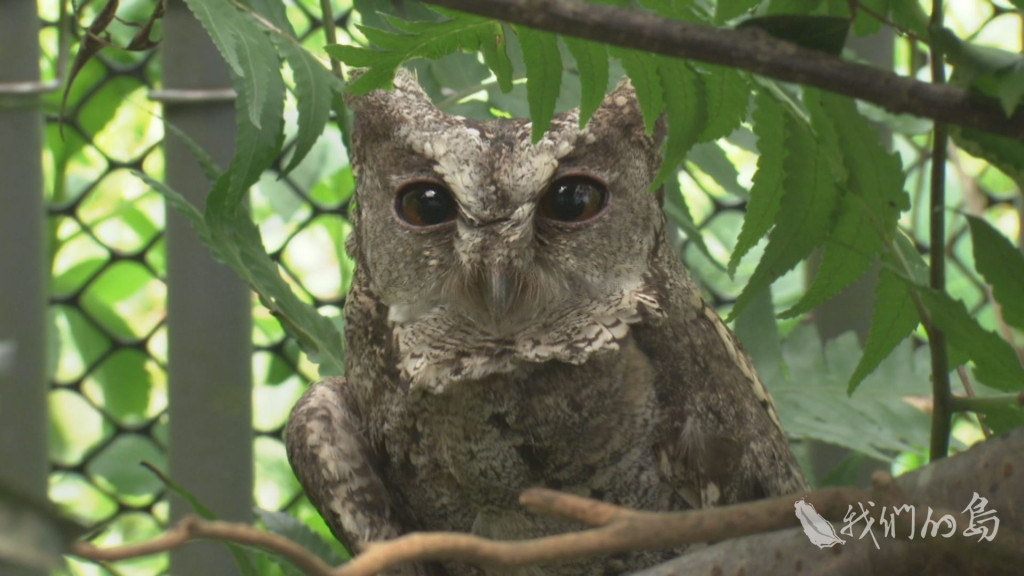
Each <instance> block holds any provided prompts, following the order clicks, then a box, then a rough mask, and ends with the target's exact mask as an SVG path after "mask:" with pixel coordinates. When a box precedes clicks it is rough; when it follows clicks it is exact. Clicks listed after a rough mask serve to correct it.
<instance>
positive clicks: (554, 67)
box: [515, 27, 562, 143]
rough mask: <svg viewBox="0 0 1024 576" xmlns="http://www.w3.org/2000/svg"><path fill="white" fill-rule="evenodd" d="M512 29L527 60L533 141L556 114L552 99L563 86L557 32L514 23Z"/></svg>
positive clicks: (524, 60) (524, 58) (528, 98)
mask: <svg viewBox="0 0 1024 576" xmlns="http://www.w3.org/2000/svg"><path fill="white" fill-rule="evenodd" d="M515 31H516V34H517V35H518V36H519V47H520V49H521V50H522V51H523V62H524V63H525V64H526V100H527V102H529V103H530V119H531V120H532V121H533V142H534V143H536V142H538V141H539V140H540V139H541V138H542V137H543V136H544V133H545V132H547V130H548V126H550V125H551V118H553V117H554V115H555V101H556V100H558V92H559V90H561V87H562V56H561V53H560V52H559V50H558V36H557V35H555V34H551V33H549V32H541V31H539V30H533V29H532V28H523V27H516V28H515Z"/></svg>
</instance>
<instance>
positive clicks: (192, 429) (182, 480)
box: [153, 0, 253, 576]
mask: <svg viewBox="0 0 1024 576" xmlns="http://www.w3.org/2000/svg"><path fill="white" fill-rule="evenodd" d="M162 50H163V53H162V58H163V70H164V90H162V91H160V92H157V93H154V94H153V97H154V98H155V99H157V100H160V101H162V102H163V103H164V116H165V118H166V119H167V120H168V121H169V122H171V123H172V124H174V125H175V126H177V127H178V128H180V129H182V130H183V131H184V132H185V133H187V134H189V135H190V136H191V137H192V138H193V139H194V140H195V141H196V142H197V143H198V144H199V145H200V146H202V147H203V148H204V149H205V150H206V151H207V152H208V153H210V155H211V156H212V157H213V158H214V160H216V161H217V162H218V163H219V164H220V165H221V166H222V167H226V166H227V164H228V161H229V160H230V158H231V155H232V151H233V149H234V135H235V112H234V104H233V99H232V98H231V94H232V93H231V92H230V90H229V87H230V82H229V80H228V74H227V67H226V65H225V64H224V62H223V60H222V59H221V57H220V55H219V54H218V52H217V50H216V48H215V47H214V46H213V43H212V42H211V41H210V40H209V38H208V37H207V35H206V32H205V31H204V30H203V29H202V27H201V26H200V24H199V23H198V21H197V20H196V19H195V18H194V17H193V16H192V14H191V13H190V12H189V11H188V9H187V7H186V6H185V3H184V2H181V1H180V0H178V1H172V2H169V3H168V9H167V15H166V18H165V21H164V41H163V45H162ZM165 151H166V158H167V182H168V184H169V185H170V186H171V187H172V188H174V189H175V190H178V191H179V192H181V193H182V194H184V195H185V196H187V197H188V198H189V199H190V200H191V201H192V202H193V203H195V204H197V205H199V206H203V205H204V204H205V196H206V193H207V191H208V190H209V189H210V184H209V183H208V182H207V180H206V178H205V177H204V175H203V173H202V171H201V170H200V168H199V165H198V164H197V163H196V162H195V160H194V159H193V158H192V156H191V154H190V152H189V150H188V148H187V147H186V146H185V145H184V144H183V143H182V142H181V140H180V139H179V138H177V137H175V136H174V135H173V134H170V133H168V135H167V138H166V140H165ZM167 277H168V278H167V283H168V303H167V305H168V364H169V366H168V373H169V378H170V475H171V477H172V478H173V479H174V480H175V481H176V482H178V483H179V484H181V485H183V486H185V487H186V488H187V489H188V490H190V491H192V492H193V493H194V494H195V495H196V496H197V497H198V498H199V499H200V500H201V501H202V502H204V503H205V504H207V505H208V506H210V507H211V508H212V509H213V510H214V512H216V513H217V514H218V515H219V516H220V517H221V518H223V519H225V520H234V521H250V520H251V517H252V506H253V496H252V493H253V489H252V486H253V432H252V393H251V386H252V368H251V364H252V351H251V346H252V345H251V340H252V329H251V323H252V320H251V314H252V312H251V297H250V293H249V290H248V288H247V287H246V286H245V285H244V284H243V283H242V282H241V281H240V280H239V279H238V278H237V277H236V276H235V275H234V273H233V272H232V271H231V270H229V269H228V268H227V267H225V266H223V265H221V264H218V263H216V262H214V261H213V259H212V258H211V257H210V254H209V251H208V250H207V249H206V247H205V246H203V245H202V244H201V243H200V242H199V239H198V237H197V236H196V234H195V232H194V231H192V230H191V229H190V228H189V226H188V224H187V223H186V222H185V220H184V219H183V218H181V217H180V216H179V215H178V214H176V213H173V211H172V209H171V208H169V207H168V215H167ZM171 511H172V516H173V517H174V518H179V517H181V516H182V515H183V514H184V513H187V512H189V509H188V505H187V504H185V503H184V502H182V501H181V500H179V499H176V498H175V499H172V505H171ZM171 572H172V573H173V574H179V575H187V574H217V575H218V576H220V575H230V574H238V573H239V571H238V569H237V568H236V567H235V566H234V562H233V560H232V559H231V557H230V555H229V554H228V553H227V550H226V549H225V548H224V547H223V546H219V545H213V544H209V545H201V546H198V545H190V546H187V547H185V548H183V549H181V550H178V551H176V552H174V553H173V554H172V555H171Z"/></svg>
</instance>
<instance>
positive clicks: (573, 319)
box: [287, 72, 805, 575]
mask: <svg viewBox="0 0 1024 576" xmlns="http://www.w3.org/2000/svg"><path fill="white" fill-rule="evenodd" d="M351 104H352V107H353V109H354V110H355V112H356V118H357V119H356V125H355V132H354V135H353V139H354V157H353V166H354V168H355V170H356V177H357V181H358V186H357V191H356V203H357V213H356V222H355V229H354V233H353V235H352V238H351V240H350V242H351V243H350V245H349V247H348V248H349V251H350V253H351V254H352V256H353V257H354V258H355V260H356V262H357V267H356V275H355V279H354V281H353V287H352V292H351V294H350V295H349V297H348V300H347V301H346V307H345V319H346V341H347V345H348V363H349V364H348V367H347V370H348V372H347V376H346V378H345V379H335V380H328V381H325V382H321V383H319V384H317V385H316V386H314V387H313V388H311V389H310V391H309V392H308V393H307V394H306V396H304V397H303V399H302V400H301V401H300V402H299V404H298V405H297V406H296V408H295V411H294V412H293V415H292V418H291V421H290V423H289V426H288V431H287V444H288V453H289V458H290V460H291V462H292V466H293V467H294V469H295V472H296V474H297V475H298V477H299V479H300V480H301V481H302V484H303V486H304V487H305V489H306V491H307V493H308V494H309V496H310V498H311V500H312V501H313V503H314V504H315V505H316V506H317V508H318V509H319V510H320V511H321V513H322V514H323V515H324V517H325V518H326V520H327V522H328V524H330V526H331V528H332V530H333V531H334V533H335V534H336V535H337V537H338V538H339V539H341V540H342V541H343V542H345V543H346V544H348V545H349V546H356V547H357V546H358V544H359V543H361V542H366V541H369V540H378V539H384V538H392V537H395V536H398V535H399V534H403V533H406V532H410V531H414V530H454V531H463V532H474V533H477V534H481V535H485V536H489V537H493V538H501V539H513V538H525V537H534V536H540V535H544V534H551V533H556V532H560V531H565V530H568V529H571V528H574V527H573V526H571V525H569V524H567V523H564V522H562V521H559V520H556V519H552V518H546V517H534V516H531V515H529V514H526V513H525V512H524V511H523V510H522V509H520V507H519V506H518V505H517V503H516V497H517V494H518V493H519V492H520V491H521V490H523V489H525V488H528V487H531V486H547V487H552V488H557V489H561V490H566V491H570V492H573V493H577V494H582V495H585V496H590V497H593V498H599V499H602V500H606V501H608V502H614V503H616V504H621V505H625V506H630V507H634V508H639V509H645V510H682V509H687V508H694V507H702V506H715V505H722V504H728V503H733V502H738V501H742V500H751V499H756V498H761V497H765V496H772V495H779V494H784V493H789V492H794V491H797V490H799V489H802V488H804V487H805V482H804V479H803V476H802V475H801V473H800V470H799V467H798V466H797V464H796V462H795V460H794V458H793V455H792V453H791V452H790V450H789V447H788V445H787V442H786V439H785V436H784V435H783V432H782V429H781V427H780V425H779V421H778V416H777V415H776V412H775V408H774V406H773V405H772V403H771V399H770V398H769V396H768V395H767V393H766V392H765V390H764V388H763V386H762V385H761V383H760V381H759V380H758V378H757V375H756V373H755V372H754V369H753V366H752V365H751V363H750V361H749V359H748V358H747V356H746V354H745V353H744V352H743V349H742V347H741V346H740V345H739V343H738V341H737V340H736V338H735V337H734V336H733V335H732V333H731V332H729V330H728V329H727V328H726V327H725V325H724V324H723V323H722V321H721V320H720V319H719V317H718V316H717V315H716V314H715V312H714V310H713V309H712V308H711V307H710V306H709V305H708V304H707V303H706V302H705V301H704V299H703V298H702V296H701V293H700V291H699V289H698V288H697V287H696V286H695V285H694V284H693V282H692V281H691V280H690V279H689V278H688V277H687V275H686V272H685V271H684V269H683V267H682V265H681V264H680V262H679V259H678V257H677V256H676V254H675V253H674V252H673V251H672V249H671V247H670V246H669V244H668V242H667V239H666V223H665V218H664V216H663V214H662V212H661V209H660V203H659V199H658V197H657V196H656V195H654V194H651V193H650V192H648V188H649V186H650V183H651V181H652V180H653V177H654V175H655V173H656V172H657V171H658V167H659V165H660V161H661V158H660V154H659V142H658V141H657V140H656V138H655V137H652V136H649V135H647V134H646V133H645V130H644V125H643V119H642V116H641V113H640V110H639V108H638V106H637V104H636V99H635V96H634V93H633V90H632V88H631V87H630V86H629V84H628V83H624V84H622V85H620V86H619V87H618V88H617V89H616V90H615V91H614V92H612V93H611V94H610V95H609V96H608V97H607V98H606V100H605V101H604V103H603V105H602V106H601V108H600V109H599V110H598V111H597V112H596V113H595V114H594V117H593V119H592V120H591V122H590V123H589V125H588V126H587V128H586V129H584V130H580V129H579V127H578V117H577V113H575V112H570V113H568V114H565V115H561V116H558V117H556V118H555V120H554V122H553V123H552V126H551V129H550V130H549V132H548V133H547V134H546V135H545V137H544V138H543V139H542V140H541V141H540V142H539V143H537V144H536V145H534V144H531V143H530V131H531V127H530V124H529V123H528V122H526V121H523V120H495V121H492V122H487V123H478V122H474V121H472V120H467V119H464V118H461V117H454V116H448V115H445V114H444V113H442V112H440V111H439V110H437V109H436V108H435V107H434V106H433V105H432V104H431V103H430V101H429V99H428V98H427V97H426V96H425V95H424V94H423V92H422V91H421V90H420V88H419V86H418V85H417V84H416V81H415V79H414V78H413V77H412V76H411V74H409V73H407V72H400V74H399V75H398V77H397V78H396V90H395V91H390V92H389V91H375V92H372V93H370V94H368V95H366V96H363V97H359V98H355V99H353V101H352V102H351ZM574 178H585V179H591V180H584V182H596V183H598V184H595V185H594V186H597V187H598V188H600V186H601V185H602V184H603V185H604V186H606V188H607V199H606V200H605V202H604V205H603V206H604V207H603V209H602V211H601V212H600V213H598V214H597V215H596V216H595V217H593V218H591V219H586V220H585V221H583V222H569V221H562V220H560V219H559V218H551V217H550V214H549V213H548V212H545V211H544V209H541V210H540V213H538V203H539V202H541V198H544V197H545V194H551V193H552V192H551V191H550V190H549V188H550V187H551V185H552V184H551V183H552V182H569V184H568V186H569V188H567V189H568V190H570V191H572V190H577V188H573V187H572V186H575V184H573V183H574V182H577V180H573V179H574ZM415 182H428V183H430V186H441V187H442V188H445V189H446V190H448V191H450V196H451V197H452V198H453V199H454V202H455V205H457V212H453V213H450V214H448V215H447V216H445V218H447V219H446V220H445V221H444V222H442V223H439V224H437V225H433V226H417V225H410V224H409V223H408V222H403V221H402V218H400V217H399V212H401V211H402V209H403V208H401V207H400V203H399V204H397V205H396V194H398V193H399V191H402V190H408V185H409V184H410V183H415ZM588 185H589V184H588ZM593 189H594V188H588V189H586V190H584V192H592V191H593ZM581 194H582V192H581ZM583 197H586V198H589V197H590V196H585V195H584V196H581V198H583ZM566 202H569V203H570V204H572V200H566ZM396 206H397V207H396ZM431 206H434V205H431ZM573 206H575V205H573ZM428 207H429V206H428ZM438 210H440V212H437V213H439V214H442V215H443V214H445V213H444V212H443V210H441V209H438ZM428 215H430V214H428ZM678 552H679V551H678V550H676V551H666V552H664V553H637V554H626V555H620V556H618V557H615V558H611V559H609V558H599V559H591V560H585V561H578V562H572V563H564V564H558V565H551V566H547V567H544V568H542V569H537V568H533V569H529V570H525V571H520V572H513V573H517V574H558V575H576V574H579V575H583V574H588V575H589V574H619V573H623V572H627V571H629V570H634V569H638V568H640V567H643V566H648V565H651V564H654V563H656V562H658V561H659V560H662V559H665V558H667V557H668V556H670V555H672V554H675V553H678ZM396 573H403V574H451V575H464V574H465V575H469V574H483V573H485V572H484V571H483V570H481V569H479V568H474V567H470V566H467V565H462V564H456V563H452V564H444V565H443V566H442V565H434V566H417V567H409V568H407V569H404V570H403V571H400V572H396ZM488 573H490V572H488ZM493 573H495V574H504V573H508V572H493Z"/></svg>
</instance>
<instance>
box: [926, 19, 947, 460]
mask: <svg viewBox="0 0 1024 576" xmlns="http://www.w3.org/2000/svg"><path fill="white" fill-rule="evenodd" d="M930 29H931V31H932V34H933V35H934V33H935V32H936V31H938V30H941V29H942V0H932V17H931V28H930ZM930 48H931V72H932V83H933V84H935V85H938V86H941V85H944V84H945V82H946V69H945V62H944V61H943V57H942V51H941V50H940V49H939V46H938V43H937V42H935V41H934V37H933V38H932V42H931V46H930ZM946 132H947V130H946V124H945V123H944V122H941V121H938V120H937V121H936V122H935V128H934V132H933V137H934V141H933V142H932V169H931V198H930V200H929V207H930V209H931V211H930V214H929V216H930V218H929V239H930V240H929V257H930V262H929V284H930V286H931V288H932V290H936V291H938V292H945V291H946V245H945V237H946ZM925 327H926V329H927V331H928V347H929V348H930V351H931V358H932V430H931V434H932V437H931V460H932V461H933V462H934V461H935V460H937V459H940V458H945V457H946V455H947V454H949V435H950V432H951V430H952V420H953V412H952V409H951V407H950V402H951V397H952V393H951V392H950V384H949V356H948V350H947V348H946V335H945V334H944V333H943V332H942V330H940V329H939V328H938V327H937V326H935V324H934V323H932V322H929V323H928V324H926V325H925Z"/></svg>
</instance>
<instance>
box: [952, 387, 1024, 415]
mask: <svg viewBox="0 0 1024 576" xmlns="http://www.w3.org/2000/svg"><path fill="white" fill-rule="evenodd" d="M950 407H951V408H952V409H953V411H954V412H967V411H972V412H978V411H982V410H990V409H993V408H1010V407H1016V408H1024V392H1017V393H1012V394H996V395H994V396H953V397H952V398H951V399H950Z"/></svg>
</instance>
